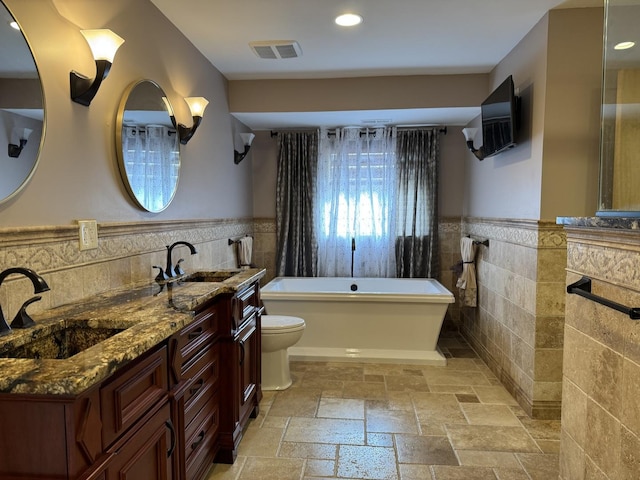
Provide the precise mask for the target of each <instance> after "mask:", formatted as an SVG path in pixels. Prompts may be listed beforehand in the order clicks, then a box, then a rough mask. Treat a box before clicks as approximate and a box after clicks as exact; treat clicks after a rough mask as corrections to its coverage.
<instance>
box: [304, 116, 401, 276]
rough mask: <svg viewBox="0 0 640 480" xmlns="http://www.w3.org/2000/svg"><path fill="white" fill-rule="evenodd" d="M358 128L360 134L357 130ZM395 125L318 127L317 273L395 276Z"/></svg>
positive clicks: (321, 274)
mask: <svg viewBox="0 0 640 480" xmlns="http://www.w3.org/2000/svg"><path fill="white" fill-rule="evenodd" d="M361 133H363V134H361ZM395 142H396V128H395V127H393V128H377V129H369V130H366V131H362V130H361V129H360V128H338V129H336V130H335V135H329V132H328V131H326V130H321V132H320V141H319V159H318V185H317V195H316V212H317V218H316V220H317V224H316V225H317V226H316V232H317V238H318V275H319V276H326V277H334V276H336V277H344V276H350V275H351V269H352V264H351V261H352V260H351V259H352V239H353V241H355V252H353V253H354V255H353V258H354V265H353V274H354V276H361V277H393V276H395V253H394V240H395V235H394V229H395V223H396V222H395V213H396V206H395V198H396V192H395V188H396V185H397V182H396V164H395V152H396V147H395Z"/></svg>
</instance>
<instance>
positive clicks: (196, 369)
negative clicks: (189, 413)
mask: <svg viewBox="0 0 640 480" xmlns="http://www.w3.org/2000/svg"><path fill="white" fill-rule="evenodd" d="M196 358H197V359H198V360H200V361H198V362H195V363H194V365H193V374H192V375H189V377H188V378H191V379H192V382H191V385H190V386H189V388H187V390H186V391H185V393H184V405H185V408H189V406H190V404H191V402H192V401H193V399H194V398H195V397H196V396H198V395H199V393H200V390H201V389H202V388H204V386H205V385H207V384H211V385H212V386H214V387H216V388H217V383H218V379H219V378H220V346H219V345H213V346H212V347H211V348H208V349H207V350H205V351H204V352H202V355H201V356H199V357H196Z"/></svg>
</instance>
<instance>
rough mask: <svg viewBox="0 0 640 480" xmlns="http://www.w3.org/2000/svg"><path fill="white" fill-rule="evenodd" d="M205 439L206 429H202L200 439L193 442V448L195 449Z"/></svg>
mask: <svg viewBox="0 0 640 480" xmlns="http://www.w3.org/2000/svg"><path fill="white" fill-rule="evenodd" d="M203 440H204V430H202V431H201V432H200V433H199V434H198V439H197V440H196V441H195V442H193V443H192V444H191V450H195V449H196V448H198V445H200V444H201V443H202V441H203Z"/></svg>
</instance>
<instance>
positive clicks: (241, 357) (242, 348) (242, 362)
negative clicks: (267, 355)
mask: <svg viewBox="0 0 640 480" xmlns="http://www.w3.org/2000/svg"><path fill="white" fill-rule="evenodd" d="M238 345H240V366H242V365H243V364H244V342H243V341H242V340H240V341H239V342H238Z"/></svg>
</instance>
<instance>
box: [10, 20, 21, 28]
mask: <svg viewBox="0 0 640 480" xmlns="http://www.w3.org/2000/svg"><path fill="white" fill-rule="evenodd" d="M9 26H10V27H11V28H13V29H14V30H20V26H19V25H18V22H16V21H13V22H9Z"/></svg>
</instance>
